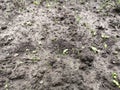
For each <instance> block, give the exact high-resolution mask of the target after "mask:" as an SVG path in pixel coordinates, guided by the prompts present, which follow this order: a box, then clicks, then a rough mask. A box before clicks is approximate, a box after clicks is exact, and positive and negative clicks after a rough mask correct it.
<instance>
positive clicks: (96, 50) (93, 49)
mask: <svg viewBox="0 0 120 90" xmlns="http://www.w3.org/2000/svg"><path fill="white" fill-rule="evenodd" d="M90 49H91V50H92V51H93V52H94V53H98V52H99V50H98V49H97V48H96V47H94V46H91V47H90Z"/></svg>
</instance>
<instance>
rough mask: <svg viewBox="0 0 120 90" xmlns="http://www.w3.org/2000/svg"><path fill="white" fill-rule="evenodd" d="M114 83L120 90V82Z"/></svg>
mask: <svg viewBox="0 0 120 90" xmlns="http://www.w3.org/2000/svg"><path fill="white" fill-rule="evenodd" d="M113 83H114V84H115V85H116V86H117V87H118V88H120V84H119V82H118V81H117V80H113Z"/></svg>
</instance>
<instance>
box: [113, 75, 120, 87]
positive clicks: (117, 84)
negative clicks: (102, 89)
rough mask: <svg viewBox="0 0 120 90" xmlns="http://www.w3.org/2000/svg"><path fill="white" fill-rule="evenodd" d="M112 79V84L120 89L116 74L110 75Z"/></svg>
mask: <svg viewBox="0 0 120 90" xmlns="http://www.w3.org/2000/svg"><path fill="white" fill-rule="evenodd" d="M112 78H113V80H112V82H113V83H114V84H115V85H116V86H117V87H118V88H120V83H119V82H118V80H117V79H118V75H117V73H112Z"/></svg>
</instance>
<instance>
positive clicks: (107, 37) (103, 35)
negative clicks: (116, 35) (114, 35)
mask: <svg viewBox="0 0 120 90" xmlns="http://www.w3.org/2000/svg"><path fill="white" fill-rule="evenodd" d="M101 37H102V38H103V39H109V38H110V37H109V36H108V35H105V34H102V35H101Z"/></svg>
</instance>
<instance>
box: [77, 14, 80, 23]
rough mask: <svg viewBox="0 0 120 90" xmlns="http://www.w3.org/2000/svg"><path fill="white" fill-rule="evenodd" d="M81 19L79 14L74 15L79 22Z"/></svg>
mask: <svg viewBox="0 0 120 90" xmlns="http://www.w3.org/2000/svg"><path fill="white" fill-rule="evenodd" d="M80 20H81V17H80V16H79V15H77V16H76V21H77V22H78V23H79V22H80Z"/></svg>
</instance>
